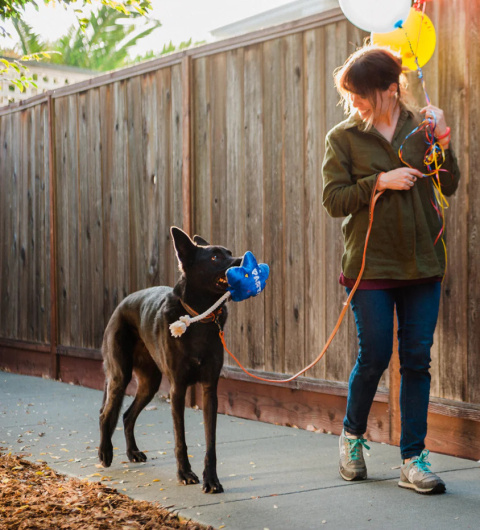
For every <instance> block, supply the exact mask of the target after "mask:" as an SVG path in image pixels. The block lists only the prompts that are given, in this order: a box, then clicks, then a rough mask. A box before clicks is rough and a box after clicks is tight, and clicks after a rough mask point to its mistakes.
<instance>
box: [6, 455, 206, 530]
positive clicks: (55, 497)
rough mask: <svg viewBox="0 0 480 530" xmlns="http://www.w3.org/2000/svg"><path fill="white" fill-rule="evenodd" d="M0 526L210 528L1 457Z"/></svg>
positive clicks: (22, 460)
mask: <svg viewBox="0 0 480 530" xmlns="http://www.w3.org/2000/svg"><path fill="white" fill-rule="evenodd" d="M0 528H2V529H8V530H11V529H12V530H13V529H15V530H24V529H32V530H33V529H35V530H37V529H38V530H47V529H48V530H51V529H52V528H55V529H69V530H70V529H72V530H80V529H82V530H84V529H85V530H86V529H88V530H90V529H109V530H110V529H111V530H117V529H118V530H120V529H122V530H136V529H139V528H141V529H149V530H150V529H151V530H157V529H158V530H159V529H171V528H175V529H182V530H213V528H212V527H208V528H207V527H205V526H201V525H199V524H197V523H193V522H190V521H180V520H179V519H178V517H177V516H176V515H174V514H172V513H171V512H169V511H168V510H167V509H165V508H164V507H163V508H162V507H160V506H158V505H156V504H152V503H149V502H146V501H135V500H132V499H130V498H129V497H127V496H126V495H123V494H121V493H118V492H117V491H116V490H115V489H112V488H108V487H106V486H104V485H103V484H100V483H96V482H88V481H85V480H79V479H72V478H68V477H65V476H64V475H60V474H58V473H56V472H55V471H54V470H53V469H51V468H49V467H48V466H47V465H46V464H37V463H32V462H30V461H28V460H26V459H25V458H23V457H22V456H19V455H14V454H6V453H0Z"/></svg>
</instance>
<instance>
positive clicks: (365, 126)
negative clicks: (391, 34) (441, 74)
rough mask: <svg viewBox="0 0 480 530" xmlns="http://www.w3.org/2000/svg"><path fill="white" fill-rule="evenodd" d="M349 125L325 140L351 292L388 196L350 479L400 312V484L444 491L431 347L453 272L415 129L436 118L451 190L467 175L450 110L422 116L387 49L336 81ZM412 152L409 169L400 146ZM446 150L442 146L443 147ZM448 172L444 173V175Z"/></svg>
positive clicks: (355, 61)
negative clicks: (453, 138)
mask: <svg viewBox="0 0 480 530" xmlns="http://www.w3.org/2000/svg"><path fill="white" fill-rule="evenodd" d="M335 84H336V87H337V90H338V91H339V93H340V95H341V97H342V99H343V102H344V106H345V109H346V111H347V112H348V114H349V117H348V119H346V120H345V121H343V122H341V123H340V124H338V125H337V126H336V127H334V128H333V129H332V130H331V131H330V132H329V133H328V135H327V138H326V152H325V158H324V162H323V168H322V170H323V180H324V188H323V204H324V206H325V208H326V210H327V211H328V213H329V214H330V215H331V216H333V217H346V219H345V220H344V222H343V225H342V227H343V236H344V243H345V252H344V254H343V259H342V274H341V276H340V283H341V284H342V285H343V286H345V288H346V290H347V293H350V291H351V288H352V287H353V285H354V283H355V280H356V278H357V276H358V274H359V271H360V267H361V261H362V256H363V251H364V244H365V236H366V232H367V228H368V224H369V203H370V200H371V197H372V194H373V192H374V191H382V192H383V194H382V195H381V197H380V198H379V200H378V201H377V203H376V206H375V217H374V222H373V227H372V232H371V236H370V241H369V245H368V249H367V258H366V267H365V271H364V274H363V277H362V280H361V283H360V285H359V287H358V290H357V291H356V293H355V295H354V297H353V300H352V303H351V306H352V309H353V312H354V315H355V321H356V325H357V332H358V338H359V353H358V358H357V361H356V364H355V367H354V368H353V370H352V373H351V375H350V379H349V387H348V399H347V411H346V415H345V418H344V429H343V432H342V435H341V437H340V475H341V476H342V478H343V479H345V480H362V479H365V478H366V477H367V469H366V466H365V460H364V458H363V453H362V448H363V446H365V447H367V448H368V446H367V445H366V440H365V439H364V437H363V435H364V433H365V432H366V429H367V419H368V414H369V412H370V407H371V404H372V401H373V398H374V395H375V392H376V390H377V386H378V383H379V380H380V378H381V376H382V374H383V372H384V371H385V369H386V368H387V367H388V364H389V361H390V357H391V355H392V347H393V329H394V328H393V315H394V308H395V307H396V311H397V315H398V344H399V356H400V373H401V387H400V408H401V425H402V429H401V440H400V452H401V456H402V459H403V465H402V466H401V473H400V482H399V486H401V487H405V488H411V489H413V490H415V491H417V492H419V493H441V492H444V491H445V483H444V482H443V481H442V479H441V478H439V477H438V476H437V475H436V474H434V473H433V472H431V471H430V470H429V468H428V466H430V463H429V462H428V461H427V456H428V451H426V450H425V437H426V434H427V409H428V402H429V394H430V373H429V367H430V348H431V345H432V343H433V334H434V331H435V326H436V322H437V317H438V308H439V301H440V290H441V280H442V277H443V275H444V273H445V249H444V246H443V244H442V238H441V237H439V234H441V231H442V220H441V218H440V216H439V214H438V208H437V209H435V207H434V206H433V203H434V202H435V198H434V191H433V184H432V178H430V177H426V176H425V174H426V173H428V172H429V171H428V169H427V167H426V166H425V165H424V155H425V152H426V150H427V148H428V145H427V144H426V142H425V133H424V132H422V133H418V134H412V135H411V136H410V137H409V138H408V139H407V140H405V139H406V137H407V135H408V134H409V133H411V132H412V131H413V130H414V129H415V128H416V127H417V125H419V123H421V122H422V121H423V120H424V119H425V117H426V118H427V119H428V120H429V121H430V124H431V125H430V129H431V130H432V131H433V134H434V136H435V138H436V142H437V143H438V144H439V145H440V146H441V147H442V148H443V151H444V154H445V161H444V162H443V165H442V171H441V172H440V177H439V178H440V182H441V191H442V193H443V194H444V195H446V196H448V195H451V194H453V193H454V192H455V190H456V188H457V185H458V180H459V176H460V175H459V171H458V166H457V163H456V160H455V157H454V155H453V153H452V150H451V149H450V129H449V128H448V127H447V124H446V121H445V117H444V114H443V111H442V110H441V109H439V108H437V107H434V106H433V105H428V106H426V107H425V108H423V109H422V110H421V111H420V112H416V111H413V110H412V109H411V108H410V107H409V106H408V105H407V104H406V103H405V99H404V97H405V94H404V92H405V90H404V86H405V84H404V77H403V74H402V65H401V59H399V58H398V57H397V56H395V55H394V54H393V53H391V52H390V51H388V50H386V49H382V48H378V47H374V46H365V47H364V48H362V49H360V50H358V51H357V52H355V53H354V54H353V55H352V56H351V57H350V58H349V59H348V60H347V61H346V63H345V64H344V65H343V66H342V67H341V68H339V69H338V70H337V71H336V73H335ZM401 146H402V159H403V160H404V161H405V162H406V164H408V166H411V167H412V168H413V169H412V168H410V167H407V165H406V164H405V163H403V162H402V160H401V159H400V157H399V148H400V147H401ZM439 151H441V150H440V148H439ZM444 169H445V170H447V171H443V170H444Z"/></svg>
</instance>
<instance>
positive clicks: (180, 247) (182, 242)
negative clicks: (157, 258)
mask: <svg viewBox="0 0 480 530" xmlns="http://www.w3.org/2000/svg"><path fill="white" fill-rule="evenodd" d="M170 233H171V234H172V239H173V246H174V248H175V252H176V254H177V259H178V263H179V265H180V270H182V271H183V266H184V265H188V264H189V263H191V262H192V261H193V259H194V256H195V252H196V245H195V243H194V242H193V241H192V240H191V239H190V237H189V236H188V234H186V233H185V232H184V231H183V230H180V228H177V227H176V226H172V228H170Z"/></svg>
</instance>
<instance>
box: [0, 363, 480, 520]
mask: <svg viewBox="0 0 480 530" xmlns="http://www.w3.org/2000/svg"><path fill="white" fill-rule="evenodd" d="M131 399H132V398H130V397H126V398H125V402H124V405H123V407H124V409H125V408H126V407H127V406H128V404H129V403H130V401H131ZM101 400H102V392H99V391H97V390H91V389H88V388H83V387H77V386H73V385H68V384H64V383H59V382H55V381H50V380H46V379H40V378H36V377H28V376H21V375H16V374H10V373H5V372H0V447H2V448H3V450H4V451H5V450H6V451H12V452H15V453H19V452H25V453H31V455H32V456H31V457H30V459H31V460H38V459H41V460H44V461H45V462H47V463H48V465H49V466H51V467H52V468H53V469H55V470H57V471H58V472H60V473H64V474H66V475H71V476H76V477H80V478H88V479H89V480H92V481H94V480H102V481H103V483H104V484H106V485H109V486H112V487H114V488H116V489H118V490H119V491H120V492H123V493H126V494H127V495H129V496H130V497H133V498H135V499H143V500H148V501H158V502H160V503H161V504H163V505H165V506H173V508H172V509H173V510H175V511H177V512H178V513H179V514H180V515H181V516H183V517H186V518H190V519H193V520H195V521H198V522H200V523H204V524H207V525H212V526H214V527H215V528H220V527H222V528H226V529H229V530H257V529H258V530H263V529H265V528H268V529H270V530H291V529H302V530H304V529H318V528H345V527H348V528H355V529H363V528H369V529H372V528H375V529H387V528H388V529H395V528H415V529H419V530H421V529H436V530H439V529H449V530H450V529H452V528H462V529H463V528H479V527H480V465H479V463H477V462H473V461H470V460H463V459H459V458H452V457H449V456H444V455H439V454H432V455H431V458H430V461H431V462H432V468H433V469H434V470H435V471H436V472H439V473H440V475H441V477H442V478H443V479H444V480H445V482H446V484H447V493H446V494H444V495H439V496H422V495H418V494H416V493H414V492H413V491H410V490H404V489H401V488H399V487H398V486H397V482H398V478H399V469H398V467H399V464H400V459H399V451H398V448H397V447H392V446H388V445H385V444H377V443H371V444H370V447H371V449H370V451H369V453H370V455H371V456H367V457H366V460H367V465H368V472H369V477H370V478H369V480H367V481H366V482H354V483H348V482H344V481H343V480H342V479H341V478H340V477H339V475H338V471H337V461H338V436H333V435H328V434H318V433H311V432H307V431H301V430H298V429H292V428H288V427H281V426H276V425H269V424H265V423H259V422H253V421H248V420H242V419H239V418H234V417H231V416H223V415H220V416H219V418H218V433H217V455H218V475H219V478H220V481H221V482H222V484H223V487H224V488H225V493H224V494H220V495H205V494H203V493H202V490H201V485H194V486H179V485H177V483H176V477H175V458H174V454H173V432H172V419H171V414H170V406H169V404H168V403H167V402H166V401H165V400H163V399H160V398H155V399H154V401H153V402H152V403H151V404H150V406H149V407H147V409H148V410H145V411H143V412H142V414H141V415H140V417H139V418H138V422H137V427H136V435H137V442H138V445H139V448H140V449H141V450H143V451H145V452H147V451H148V453H147V456H148V461H147V462H146V463H142V464H132V463H130V462H128V461H127V459H126V455H125V442H124V437H123V432H122V427H121V424H120V423H119V425H118V427H117V431H116V433H115V435H114V442H113V443H114V447H115V456H114V460H113V464H112V466H111V467H110V468H108V469H104V468H101V467H97V465H98V459H97V446H98V440H99V435H98V412H99V409H100V405H101ZM186 429H187V433H188V434H187V443H188V448H189V454H190V455H191V463H192V468H193V470H194V471H195V472H196V473H197V475H198V476H199V477H201V475H202V470H203V456H204V450H205V442H204V433H203V417H202V412H201V411H195V410H191V409H187V411H186Z"/></svg>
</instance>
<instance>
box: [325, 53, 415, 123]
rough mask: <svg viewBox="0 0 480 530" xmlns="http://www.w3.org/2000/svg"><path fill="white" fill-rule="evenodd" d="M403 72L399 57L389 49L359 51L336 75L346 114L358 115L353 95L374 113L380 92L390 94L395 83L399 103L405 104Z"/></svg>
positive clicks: (336, 82)
mask: <svg viewBox="0 0 480 530" xmlns="http://www.w3.org/2000/svg"><path fill="white" fill-rule="evenodd" d="M402 71H403V69H402V59H401V57H400V55H397V54H395V53H394V52H392V51H391V50H389V49H387V48H381V47H379V46H374V45H370V44H367V45H365V46H363V47H362V48H360V49H359V50H357V51H356V52H355V53H353V54H352V55H351V56H350V57H349V58H348V59H347V60H346V61H345V64H344V65H343V66H340V67H339V68H337V69H336V70H335V72H334V79H335V86H336V88H337V90H338V92H339V94H340V96H341V98H342V99H341V103H343V107H344V109H345V112H346V113H347V114H349V115H350V116H352V115H354V114H355V113H356V109H355V108H354V107H353V105H352V100H351V98H350V94H356V95H358V96H361V97H363V98H366V99H368V101H369V103H370V104H371V105H372V108H373V110H375V108H376V104H377V92H378V91H384V90H387V89H388V88H389V87H390V85H391V84H392V83H397V86H398V89H397V97H398V100H399V101H400V100H403V97H404V95H405V92H406V86H407V83H406V79H405V76H404V74H403V73H402ZM368 125H371V124H368Z"/></svg>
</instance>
